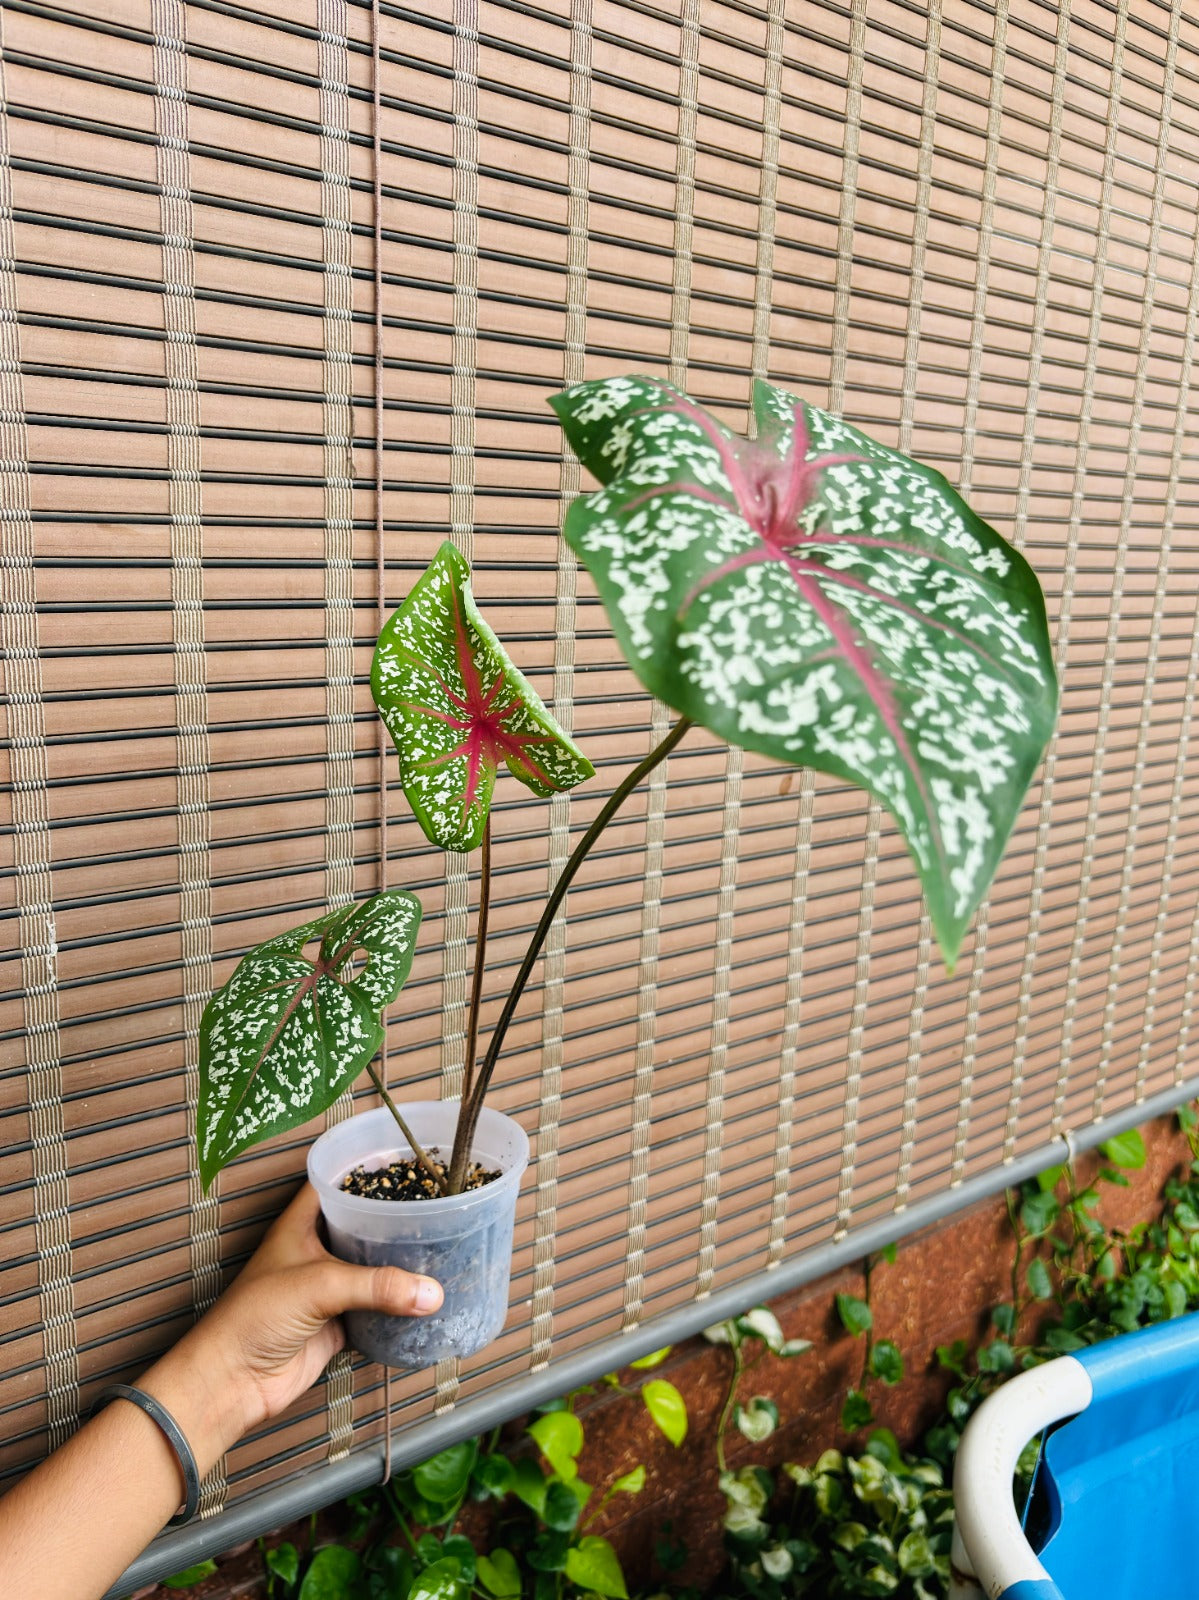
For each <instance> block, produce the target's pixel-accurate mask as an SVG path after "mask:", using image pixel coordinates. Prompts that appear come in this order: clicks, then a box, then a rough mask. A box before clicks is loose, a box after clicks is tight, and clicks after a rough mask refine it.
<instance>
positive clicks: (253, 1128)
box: [197, 889, 421, 1189]
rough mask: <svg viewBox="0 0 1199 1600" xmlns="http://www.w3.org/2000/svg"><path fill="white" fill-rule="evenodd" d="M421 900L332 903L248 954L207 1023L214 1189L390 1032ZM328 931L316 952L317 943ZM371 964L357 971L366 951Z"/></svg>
mask: <svg viewBox="0 0 1199 1600" xmlns="http://www.w3.org/2000/svg"><path fill="white" fill-rule="evenodd" d="M420 917H421V908H420V901H419V900H417V898H416V896H415V895H411V894H406V893H405V892H404V891H402V890H398V889H397V890H392V891H391V892H389V893H387V894H377V895H374V896H372V898H371V899H369V900H367V901H364V902H363V904H361V905H356V906H347V907H346V908H345V909H344V910H342V911H336V912H330V913H329V914H328V915H327V916H324V917H318V918H317V919H316V920H315V921H313V922H306V923H304V924H303V925H302V926H301V927H299V928H293V929H291V930H290V932H288V933H283V934H280V935H278V937H276V938H274V939H268V940H267V942H266V943H265V944H261V945H259V946H258V948H257V949H256V950H251V951H250V953H249V955H247V956H243V957H242V959H241V960H240V961H239V962H238V964H237V966H236V967H235V968H234V969H233V974H232V976H231V977H230V978H229V980H228V982H227V983H225V984H224V985H223V987H222V988H220V989H218V990H217V992H216V994H214V995H213V997H212V999H211V1000H210V1001H209V1002H208V1004H207V1006H205V1008H204V1015H203V1017H202V1018H201V1021H200V1104H199V1109H198V1112H197V1143H198V1145H199V1163H200V1175H201V1177H202V1179H203V1181H204V1187H205V1189H207V1188H208V1186H209V1185H210V1184H211V1183H212V1180H213V1178H215V1177H216V1175H217V1173H218V1172H219V1171H220V1170H221V1168H222V1167H224V1166H226V1165H227V1164H228V1163H229V1162H230V1161H232V1160H233V1158H234V1156H236V1155H240V1154H241V1152H242V1151H243V1150H247V1149H249V1147H250V1146H251V1145H254V1144H258V1143H259V1142H260V1141H261V1140H263V1139H266V1138H268V1137H269V1136H270V1135H271V1134H274V1133H286V1132H289V1131H290V1130H291V1129H292V1128H298V1127H299V1126H300V1125H301V1124H302V1123H305V1122H308V1121H310V1120H311V1118H313V1117H315V1116H316V1115H317V1114H318V1113H319V1112H321V1111H324V1110H326V1109H327V1108H328V1107H329V1106H331V1105H332V1104H333V1102H334V1101H335V1100H336V1099H337V1097H338V1096H339V1095H340V1094H341V1093H342V1091H343V1090H345V1089H347V1088H348V1087H349V1085H350V1084H351V1083H353V1081H354V1079H355V1078H356V1077H357V1076H358V1074H359V1073H360V1072H361V1071H362V1070H363V1069H364V1068H365V1067H366V1065H367V1063H368V1062H369V1061H370V1059H371V1057H372V1056H373V1055H374V1053H375V1051H376V1050H377V1049H378V1048H379V1045H380V1044H381V1043H382V1039H383V1029H382V1027H381V1026H380V1024H379V1013H380V1011H381V1010H382V1009H383V1008H384V1007H385V1006H387V1005H390V1003H391V1002H392V1001H393V1000H394V999H395V997H396V995H398V994H399V992H400V990H401V988H402V987H403V985H404V980H405V979H406V978H407V976H408V971H409V968H410V967H411V966H412V955H413V951H414V949H415V947H416V932H417V929H418V927H419V926H420ZM318 939H319V940H320V947H319V950H318V952H317V955H316V957H315V958H314V959H313V960H309V958H308V957H307V956H306V955H305V954H304V949H305V946H307V945H310V944H313V943H315V941H316V940H318ZM360 954H363V955H365V956H366V958H367V961H366V966H365V968H364V969H363V971H361V972H359V973H358V974H357V976H352V975H351V973H352V966H353V963H354V960H355V957H356V956H358V955H360Z"/></svg>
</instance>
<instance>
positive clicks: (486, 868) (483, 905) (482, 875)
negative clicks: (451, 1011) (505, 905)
mask: <svg viewBox="0 0 1199 1600" xmlns="http://www.w3.org/2000/svg"><path fill="white" fill-rule="evenodd" d="M490 914H491V812H490V811H489V812H488V813H487V820H486V822H484V824H483V860H482V865H481V868H480V872H479V914H478V917H477V919H476V921H475V970H474V976H473V978H472V980H471V990H470V1009H469V1011H468V1012H467V1017H466V1057H465V1062H464V1065H463V1068H462V1100H463V1102H464V1103H465V1102H466V1101H468V1100H469V1099H470V1091H471V1085H472V1083H473V1080H474V1075H475V1056H476V1055H477V1053H478V1049H479V1007H480V1005H481V1004H482V1000H483V962H484V958H485V956H486V954H487V921H488V917H489V916H490Z"/></svg>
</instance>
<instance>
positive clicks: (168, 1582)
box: [162, 1561, 216, 1589]
mask: <svg viewBox="0 0 1199 1600" xmlns="http://www.w3.org/2000/svg"><path fill="white" fill-rule="evenodd" d="M215 1571H216V1562H215V1561H197V1562H196V1564H195V1566H194V1567H184V1569H183V1571H182V1572H177V1573H176V1574H175V1575H174V1577H173V1578H164V1579H163V1580H162V1586H163V1588H164V1589H190V1588H191V1586H192V1584H193V1583H202V1582H203V1581H204V1579H205V1578H211V1577H212V1575H213V1573H214V1572H215Z"/></svg>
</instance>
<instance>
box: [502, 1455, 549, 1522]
mask: <svg viewBox="0 0 1199 1600" xmlns="http://www.w3.org/2000/svg"><path fill="white" fill-rule="evenodd" d="M509 1488H510V1489H511V1492H512V1493H513V1494H514V1495H515V1496H516V1498H517V1499H518V1500H523V1501H524V1503H525V1505H527V1506H528V1508H529V1510H530V1511H535V1512H536V1513H537V1515H538V1516H540V1515H541V1513H542V1511H543V1510H544V1509H545V1491H546V1477H545V1473H544V1472H542V1470H541V1468H540V1467H539V1466H538V1464H537V1462H536V1461H530V1460H529V1458H528V1456H521V1457H520V1459H519V1460H518V1461H514V1462H513V1463H512V1478H511V1481H510V1483H509Z"/></svg>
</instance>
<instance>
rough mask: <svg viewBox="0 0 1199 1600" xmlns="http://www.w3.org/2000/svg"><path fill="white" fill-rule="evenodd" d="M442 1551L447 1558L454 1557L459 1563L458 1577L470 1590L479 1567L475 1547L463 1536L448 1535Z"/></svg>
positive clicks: (457, 1534)
mask: <svg viewBox="0 0 1199 1600" xmlns="http://www.w3.org/2000/svg"><path fill="white" fill-rule="evenodd" d="M442 1549H443V1550H444V1551H445V1553H446V1555H447V1556H452V1557H453V1559H454V1560H455V1561H456V1562H457V1563H458V1575H459V1577H460V1578H461V1579H462V1582H463V1583H464V1584H466V1585H467V1587H468V1588H469V1586H470V1585H471V1584H472V1583H473V1582H474V1581H475V1572H476V1570H477V1566H478V1557H477V1556H476V1555H475V1547H474V1545H473V1544H471V1542H470V1540H469V1539H467V1538H465V1537H464V1536H463V1535H462V1534H460V1533H451V1534H447V1535H446V1539H445V1542H444V1544H443V1546H442Z"/></svg>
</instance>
